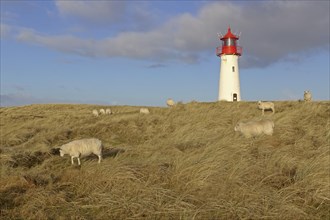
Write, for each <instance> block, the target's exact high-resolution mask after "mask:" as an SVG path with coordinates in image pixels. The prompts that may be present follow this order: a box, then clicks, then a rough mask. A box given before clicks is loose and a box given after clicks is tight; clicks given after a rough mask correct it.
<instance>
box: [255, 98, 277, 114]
mask: <svg viewBox="0 0 330 220" xmlns="http://www.w3.org/2000/svg"><path fill="white" fill-rule="evenodd" d="M258 109H261V110H262V115H264V114H265V110H272V113H273V114H274V113H275V105H274V103H272V102H262V101H258Z"/></svg>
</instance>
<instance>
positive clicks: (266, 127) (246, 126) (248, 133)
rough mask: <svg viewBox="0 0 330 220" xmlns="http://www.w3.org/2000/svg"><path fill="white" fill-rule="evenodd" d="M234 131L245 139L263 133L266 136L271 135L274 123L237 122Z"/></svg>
mask: <svg viewBox="0 0 330 220" xmlns="http://www.w3.org/2000/svg"><path fill="white" fill-rule="evenodd" d="M234 130H235V131H238V132H241V133H242V134H243V135H244V136H245V137H246V138H249V137H256V136H258V135H261V134H263V133H264V134H266V135H273V131H274V122H273V121H272V120H269V119H261V120H251V121H247V122H238V123H237V124H236V126H235V128H234Z"/></svg>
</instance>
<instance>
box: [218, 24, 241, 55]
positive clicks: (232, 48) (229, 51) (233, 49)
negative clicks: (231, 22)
mask: <svg viewBox="0 0 330 220" xmlns="http://www.w3.org/2000/svg"><path fill="white" fill-rule="evenodd" d="M238 39H239V37H238V36H236V35H235V34H233V33H231V30H230V27H229V28H228V32H227V34H226V35H225V36H223V37H221V38H220V40H222V46H220V47H217V49H216V54H217V56H221V55H223V54H226V55H238V56H241V55H242V47H240V46H238V45H237V44H238V42H237V40H238Z"/></svg>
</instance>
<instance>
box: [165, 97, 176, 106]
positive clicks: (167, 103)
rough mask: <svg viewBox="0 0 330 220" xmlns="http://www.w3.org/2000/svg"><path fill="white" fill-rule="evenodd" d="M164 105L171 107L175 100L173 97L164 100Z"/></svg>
mask: <svg viewBox="0 0 330 220" xmlns="http://www.w3.org/2000/svg"><path fill="white" fill-rule="evenodd" d="M166 105H167V106H168V107H173V106H174V105H175V102H174V101H173V99H171V98H169V99H167V100H166Z"/></svg>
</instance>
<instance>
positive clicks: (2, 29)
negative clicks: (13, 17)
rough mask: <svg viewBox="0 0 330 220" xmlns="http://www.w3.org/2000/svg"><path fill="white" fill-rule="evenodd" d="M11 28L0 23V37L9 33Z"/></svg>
mask: <svg viewBox="0 0 330 220" xmlns="http://www.w3.org/2000/svg"><path fill="white" fill-rule="evenodd" d="M11 31H12V28H11V26H10V25H6V24H0V37H1V38H5V37H8V36H9V35H10V33H11Z"/></svg>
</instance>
